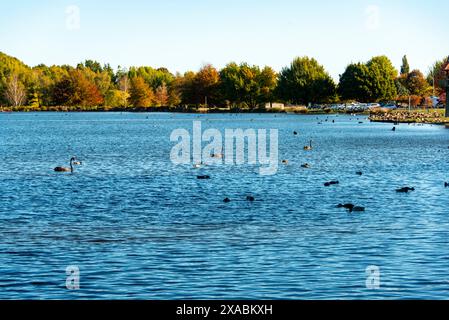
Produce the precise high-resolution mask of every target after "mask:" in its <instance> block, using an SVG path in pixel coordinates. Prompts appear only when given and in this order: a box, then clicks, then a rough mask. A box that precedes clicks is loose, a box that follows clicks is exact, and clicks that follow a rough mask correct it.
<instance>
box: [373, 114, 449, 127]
mask: <svg viewBox="0 0 449 320" xmlns="http://www.w3.org/2000/svg"><path fill="white" fill-rule="evenodd" d="M369 120H370V121H372V122H386V123H397V124H399V123H422V124H439V125H446V127H447V128H449V118H445V117H444V115H443V113H442V112H441V111H440V110H438V111H433V110H432V111H403V110H401V111H391V112H373V113H371V114H370V116H369Z"/></svg>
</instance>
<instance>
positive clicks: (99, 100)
mask: <svg viewBox="0 0 449 320" xmlns="http://www.w3.org/2000/svg"><path fill="white" fill-rule="evenodd" d="M53 101H54V102H55V103H56V104H57V105H64V106H81V107H93V106H99V105H102V104H103V103H104V97H103V96H102V94H101V92H100V90H99V89H98V87H97V86H96V84H95V83H94V82H93V81H90V80H89V79H88V78H87V77H86V76H85V75H84V74H83V72H82V71H81V70H79V69H75V70H70V71H69V75H68V76H66V77H64V78H63V79H62V80H60V81H59V82H57V83H56V84H55V86H54V89H53Z"/></svg>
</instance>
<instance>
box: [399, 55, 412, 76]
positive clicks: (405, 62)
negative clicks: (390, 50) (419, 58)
mask: <svg viewBox="0 0 449 320" xmlns="http://www.w3.org/2000/svg"><path fill="white" fill-rule="evenodd" d="M409 73H410V65H409V64H408V59H407V56H406V55H405V56H404V57H403V58H402V66H401V75H405V76H407V75H408V74H409Z"/></svg>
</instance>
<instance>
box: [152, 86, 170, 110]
mask: <svg viewBox="0 0 449 320" xmlns="http://www.w3.org/2000/svg"><path fill="white" fill-rule="evenodd" d="M169 98H170V97H169V94H168V89H167V86H166V85H165V83H162V85H161V86H159V87H158V88H157V89H156V91H155V92H154V102H155V104H156V106H158V107H166V106H168V104H169Z"/></svg>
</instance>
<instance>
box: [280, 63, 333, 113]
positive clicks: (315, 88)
mask: <svg viewBox="0 0 449 320" xmlns="http://www.w3.org/2000/svg"><path fill="white" fill-rule="evenodd" d="M278 90H279V95H280V97H281V98H282V99H284V100H285V101H289V102H292V103H296V104H298V103H299V104H308V103H321V102H328V101H331V100H332V99H334V97H335V93H336V86H335V83H334V81H333V80H332V78H331V77H330V76H329V74H328V73H327V72H326V71H325V70H324V67H323V66H321V65H320V64H319V63H318V62H317V61H316V60H315V59H313V58H308V57H302V58H296V59H295V60H294V61H293V62H292V63H291V65H290V67H286V68H284V69H283V70H282V71H281V73H280V75H279V83H278Z"/></svg>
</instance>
